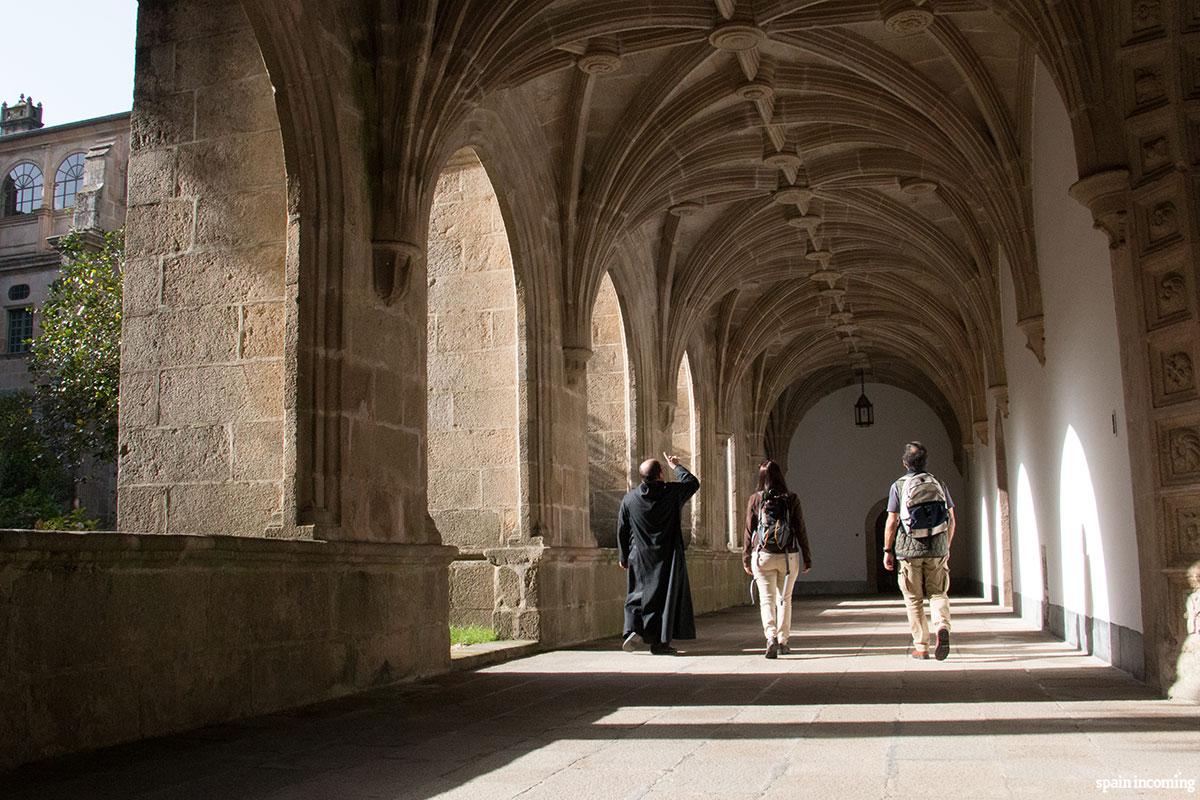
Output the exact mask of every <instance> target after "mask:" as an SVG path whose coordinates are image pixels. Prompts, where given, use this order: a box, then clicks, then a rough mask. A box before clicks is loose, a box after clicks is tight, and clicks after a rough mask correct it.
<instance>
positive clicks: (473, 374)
mask: <svg viewBox="0 0 1200 800" xmlns="http://www.w3.org/2000/svg"><path fill="white" fill-rule="evenodd" d="M516 366H517V365H516V359H515V358H488V357H482V356H481V355H480V354H477V353H471V354H466V355H463V354H458V353H454V354H443V355H440V356H438V357H437V358H431V359H430V360H429V370H428V376H429V386H430V387H431V388H433V389H441V390H445V389H449V390H453V391H460V390H464V389H465V390H471V389H493V388H495V387H498V386H512V385H513V384H514V383H515V382H516V371H517V370H516Z"/></svg>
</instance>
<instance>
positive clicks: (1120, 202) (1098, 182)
mask: <svg viewBox="0 0 1200 800" xmlns="http://www.w3.org/2000/svg"><path fill="white" fill-rule="evenodd" d="M1129 189H1130V183H1129V170H1127V169H1112V170H1107V171H1105V172H1097V173H1095V174H1092V175H1089V176H1087V177H1086V178H1082V179H1080V180H1079V181H1078V182H1076V183H1075V184H1073V185H1072V186H1071V188H1070V189H1069V190H1068V192H1069V193H1070V195H1071V197H1073V198H1075V200H1076V201H1078V202H1079V203H1080V204H1081V205H1083V206H1084V207H1085V208H1086V209H1087V210H1088V211H1091V212H1092V217H1093V218H1094V219H1095V227H1096V229H1097V230H1102V231H1104V233H1105V234H1106V235H1107V236H1108V246H1109V248H1111V249H1113V250H1115V249H1117V248H1118V247H1121V246H1122V245H1124V244H1125V234H1126V231H1125V226H1126V218H1127V216H1128V212H1127V209H1128V208H1129Z"/></svg>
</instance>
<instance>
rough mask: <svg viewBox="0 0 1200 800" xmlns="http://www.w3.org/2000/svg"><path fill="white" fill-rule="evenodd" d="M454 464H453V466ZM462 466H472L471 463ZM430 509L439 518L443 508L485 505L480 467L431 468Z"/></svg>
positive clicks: (451, 508) (465, 507)
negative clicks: (438, 515)
mask: <svg viewBox="0 0 1200 800" xmlns="http://www.w3.org/2000/svg"><path fill="white" fill-rule="evenodd" d="M453 466H454V465H451V467H453ZM461 466H465V467H470V466H471V465H469V464H464V465H461ZM427 491H428V497H429V510H430V513H431V514H433V515H434V518H435V519H436V518H437V514H438V512H439V511H441V510H443V509H450V510H453V509H467V508H481V507H483V491H482V489H481V487H480V474H479V470H478V469H470V468H469V469H453V468H450V469H434V468H432V467H431V468H430V470H429V486H428V490H427Z"/></svg>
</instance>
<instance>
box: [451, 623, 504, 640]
mask: <svg viewBox="0 0 1200 800" xmlns="http://www.w3.org/2000/svg"><path fill="white" fill-rule="evenodd" d="M498 638H499V637H498V636H496V632H495V631H494V630H492V629H491V628H485V627H483V626H482V625H451V626H450V644H483V643H484V642H494V641H496V640H497V639H498Z"/></svg>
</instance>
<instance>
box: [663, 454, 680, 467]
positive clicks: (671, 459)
mask: <svg viewBox="0 0 1200 800" xmlns="http://www.w3.org/2000/svg"><path fill="white" fill-rule="evenodd" d="M663 458H665V459H666V460H667V463H668V464H670V465H671V466H672V467H678V466H679V459H678V458H676V457H675V456H669V455H667V454H666V453H663Z"/></svg>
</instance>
